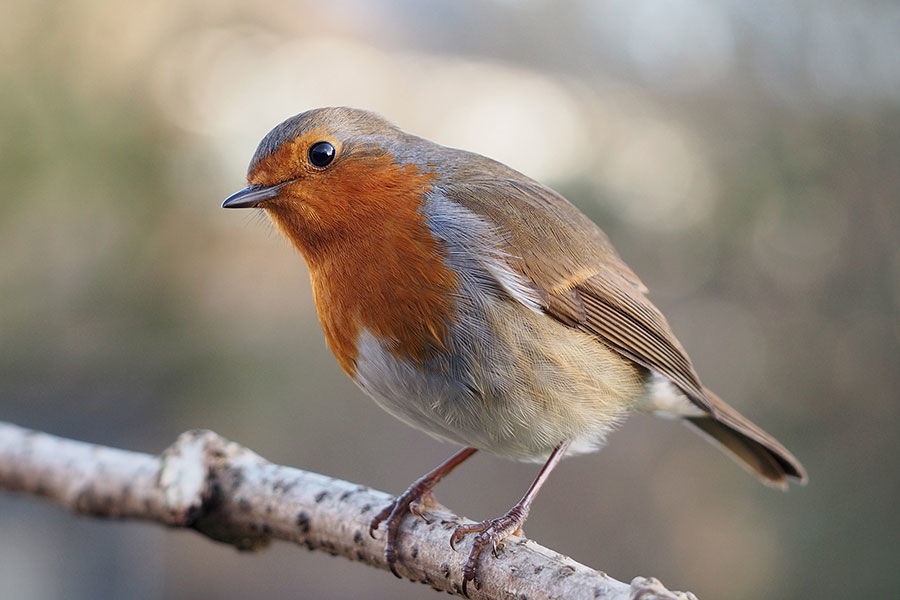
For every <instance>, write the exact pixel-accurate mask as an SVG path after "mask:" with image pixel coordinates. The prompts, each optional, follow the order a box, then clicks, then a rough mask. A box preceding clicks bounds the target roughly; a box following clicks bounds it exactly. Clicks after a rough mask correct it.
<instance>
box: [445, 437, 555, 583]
mask: <svg viewBox="0 0 900 600" xmlns="http://www.w3.org/2000/svg"><path fill="white" fill-rule="evenodd" d="M568 447H569V442H568V441H566V442H563V443H561V444H560V445H559V446H557V447H556V449H555V450H553V452H552V453H551V454H550V458H548V459H547V462H546V463H544V466H543V467H542V468H541V472H540V473H538V476H537V478H536V479H535V480H534V482H533V483H532V484H531V487H529V488H528V491H527V492H525V495H524V496H522V499H521V500H519V502H518V503H517V504H516V505H515V506H513V507H512V508H511V509H509V512H508V513H506V514H505V515H503V516H502V517H500V518H498V519H493V520H490V521H482V522H481V523H475V524H472V525H460V526H459V527H457V528H456V529H455V530H454V531H453V535H451V536H450V546H451V547H452V548H453V549H454V550H455V549H456V544H458V543H459V542H460V541H461V540H462V539H463V538H464V537H466V536H467V535H468V534H470V533H478V535H477V536H475V541H474V542H473V543H472V550H471V551H470V552H469V558H468V559H466V563H465V564H464V565H463V585H462V589H463V594H464V595H466V596H468V595H469V594H468V591H467V590H466V585H467V584H468V583H469V582H470V581H473V582H474V583H475V587H476V588H479V589H480V588H481V582H480V581H479V580H478V560H479V557H480V556H481V553H482V552H483V551H484V549H485V548H486V547H487V546H488V544H490V545H491V548H492V549H493V552H494V555H495V556H496V555H497V548H498V546H499V545H500V543H501V542H503V540H505V539H506V538H508V537H509V536H511V535H518V534H520V533H521V532H522V525H523V524H524V523H525V519H526V518H528V511H529V510H531V503H532V502H534V498H535V496H537V493H538V492H539V491H540V489H541V486H542V485H544V482H545V481H547V478H549V477H550V473H551V472H552V471H553V469H554V468H556V465H558V464H559V461H560V460H562V457H563V456H564V455H565V453H566V449H567V448H568Z"/></svg>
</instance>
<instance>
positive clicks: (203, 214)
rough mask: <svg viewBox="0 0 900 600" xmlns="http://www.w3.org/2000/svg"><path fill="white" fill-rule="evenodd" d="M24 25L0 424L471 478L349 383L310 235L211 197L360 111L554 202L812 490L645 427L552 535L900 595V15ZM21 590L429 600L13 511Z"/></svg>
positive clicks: (770, 3)
mask: <svg viewBox="0 0 900 600" xmlns="http://www.w3.org/2000/svg"><path fill="white" fill-rule="evenodd" d="M2 8H3V13H4V18H3V19H2V20H0V89H2V90H3V93H2V94H0V189H2V190H3V192H2V200H0V256H2V260H0V419H2V420H8V421H11V422H14V423H17V424H20V425H23V426H27V427H32V428H36V429H41V430H45V431H48V432H52V433H55V434H58V435H63V436H68V437H73V438H77V439H82V440H89V441H92V442H97V443H102V444H109V445H114V446H121V447H125V448H129V449H134V450H141V451H146V452H152V453H157V452H159V451H161V450H162V449H163V448H165V447H166V446H167V445H168V444H169V443H171V442H172V441H173V440H174V439H175V438H176V436H177V435H178V434H179V433H180V432H181V431H183V430H185V429H189V428H195V427H203V428H210V429H213V430H215V431H217V432H219V433H221V434H222V435H225V436H227V437H229V438H231V439H234V440H236V441H239V442H241V443H243V444H245V445H247V446H249V447H250V448H253V449H254V450H256V451H257V452H259V453H260V454H262V455H263V456H265V457H267V458H269V459H270V460H273V461H275V462H279V463H284V464H290V465H295V466H298V467H302V468H306V469H311V470H314V471H320V472H323V473H327V474H329V475H332V476H336V477H341V478H346V479H350V480H353V481H357V482H361V483H365V484H368V485H371V486H374V487H376V488H379V489H383V490H387V491H390V492H394V493H396V492H399V491H401V490H402V489H404V488H405V487H406V485H407V484H408V483H410V482H411V481H412V480H413V479H414V478H416V477H418V476H419V475H420V474H421V473H423V472H424V471H426V470H427V469H430V468H431V467H433V466H434V465H436V464H437V463H438V462H440V461H441V460H442V459H443V458H445V457H446V456H448V455H449V454H450V453H451V452H452V451H453V450H454V448H453V447H451V446H450V445H447V444H441V443H438V442H435V441H433V440H431V439H430V438H428V437H427V436H425V435H424V434H422V433H419V432H418V431H415V430H413V429H410V428H408V427H406V426H405V425H403V424H401V423H399V422H398V421H395V420H393V419H392V418H391V417H390V416H388V415H387V414H385V413H382V412H381V411H380V410H379V409H378V408H377V407H376V406H375V405H374V404H373V403H372V402H371V401H369V400H368V399H366V398H365V397H364V396H363V395H362V393H361V392H359V391H358V390H357V389H356V388H355V387H354V386H353V384H352V383H351V382H350V381H349V380H347V379H346V378H345V376H344V375H343V374H342V373H341V372H340V370H339V368H338V366H337V363H336V362H335V361H334V359H333V358H332V356H331V354H330V352H329V351H328V349H327V347H326V346H325V343H324V340H323V337H322V334H321V331H320V329H319V325H318V322H317V319H316V314H315V310H314V307H313V304H312V299H311V296H310V291H309V284H308V279H307V274H306V270H305V266H304V264H303V262H302V260H301V259H300V257H299V256H298V255H296V254H295V252H294V251H293V250H292V248H291V247H290V246H289V245H288V244H287V243H286V242H284V241H282V240H281V239H280V237H279V236H278V235H277V234H276V233H275V232H274V231H273V229H272V227H271V226H270V225H269V224H268V223H267V222H266V220H265V219H264V218H261V217H259V216H254V215H250V214H248V213H245V212H236V211H224V210H221V209H220V208H219V205H220V203H221V200H222V199H223V198H224V197H225V196H226V195H228V194H230V193H231V192H233V191H235V190H237V189H239V188H241V187H243V185H244V177H243V176H244V173H245V169H246V166H247V163H248V162H249V159H250V157H251V155H252V153H253V151H254V149H255V148H256V144H257V143H258V141H259V140H260V139H261V138H262V136H263V135H264V134H265V133H266V132H267V131H268V130H269V129H270V128H271V127H272V126H274V125H275V124H276V123H278V122H280V121H281V120H283V119H284V118H286V117H288V116H290V115H293V114H296V113H298V112H301V111H303V110H306V109H309V108H313V107H317V106H323V105H351V106H358V107H364V108H369V109H372V110H376V111H378V112H380V113H382V114H384V115H385V116H387V117H388V118H389V119H391V120H393V121H395V122H396V123H397V124H398V125H400V126H401V127H402V128H404V129H406V130H408V131H411V132H413V133H416V134H419V135H423V136H425V137H428V138H432V139H434V140H436V141H438V142H441V143H444V144H447V145H453V146H460V147H464V148H467V149H470V150H474V151H477V152H480V153H482V154H486V155H488V156H491V157H493V158H496V159H499V160H501V161H503V162H506V163H508V164H510V165H511V166H513V167H515V168H517V169H519V170H521V171H524V172H525V173H527V174H529V175H531V176H532V177H535V178H537V179H539V180H540V181H542V182H544V183H547V184H549V185H551V186H553V187H555V188H556V189H558V190H559V191H561V192H563V193H564V194H565V195H566V196H567V197H568V198H569V199H571V200H572V201H573V202H574V203H576V204H577V205H578V206H580V207H581V208H582V210H584V211H585V212H586V213H587V214H589V215H590V216H591V217H593V218H594V219H595V220H596V221H597V222H598V223H599V224H601V226H602V227H603V228H604V229H605V230H606V231H607V233H608V234H609V235H610V237H611V238H612V240H613V242H614V243H615V244H616V246H617V248H618V249H619V251H620V253H621V254H622V256H623V257H624V258H625V260H626V261H627V262H628V263H629V264H630V265H631V266H632V267H633V268H634V270H635V271H636V272H637V273H639V274H640V276H641V278H642V279H643V280H644V281H645V282H646V283H647V285H648V286H649V287H650V289H651V298H652V299H653V300H654V301H655V302H656V303H657V304H658V305H659V306H660V308H662V310H663V311H664V312H665V313H666V314H667V315H668V317H669V320H670V321H671V323H672V325H673V327H674V328H675V331H676V332H677V333H678V335H679V337H680V339H681V341H682V342H683V343H684V345H685V346H686V347H687V349H688V350H689V351H690V353H691V355H692V357H693V359H694V362H695V364H696V366H697V368H698V371H699V372H700V374H701V375H702V377H703V378H704V381H705V382H706V384H707V385H708V386H710V387H711V388H712V389H715V390H716V391H717V392H718V393H719V394H720V395H721V396H722V397H723V398H725V399H726V400H727V401H728V402H730V403H732V404H733V405H734V406H736V407H738V408H739V409H740V410H741V411H742V412H744V413H745V414H746V415H747V416H749V417H751V418H752V419H753V420H754V421H756V422H758V423H759V424H760V425H762V426H763V427H764V428H765V429H766V430H768V431H770V432H771V433H772V434H774V435H775V436H776V437H778V438H779V439H780V440H782V441H783V442H784V443H785V445H787V446H788V447H789V448H790V449H791V450H793V451H794V452H795V453H796V454H797V456H798V457H799V458H800V459H801V460H802V461H803V462H804V464H805V465H806V467H807V468H808V470H809V473H810V478H811V482H810V484H809V485H808V486H807V487H805V488H796V487H795V488H793V489H792V490H791V492H790V493H789V494H781V493H778V492H776V491H772V490H770V489H767V488H764V487H763V486H761V485H759V484H758V483H757V482H756V481H755V480H754V479H752V478H751V477H749V476H747V475H746V474H745V473H744V472H742V471H741V470H740V469H738V468H736V467H735V466H734V465H733V464H732V463H731V462H730V461H729V460H728V459H726V458H724V457H723V455H721V454H720V453H719V452H717V451H715V450H713V449H712V448H710V447H708V446H707V445H706V444H705V443H704V442H703V441H702V440H701V439H700V438H699V437H697V436H695V435H693V434H691V433H690V432H688V431H686V430H685V429H684V428H682V427H679V426H676V425H673V424H671V423H668V422H664V421H661V420H656V419H652V418H649V417H634V418H632V419H631V420H630V421H629V422H628V423H626V425H625V426H624V427H623V428H622V429H621V430H620V431H619V432H617V433H615V434H614V435H613V436H612V437H611V439H610V443H609V446H608V447H607V449H605V450H604V451H603V452H601V453H599V454H594V455H589V456H584V457H579V458H575V459H571V460H568V461H566V462H565V463H564V464H563V465H562V467H561V468H560V469H558V470H557V472H556V473H554V476H553V478H552V479H551V482H550V484H549V485H548V486H547V487H546V488H545V490H544V492H543V493H542V494H541V496H540V497H539V498H538V500H537V503H536V505H535V508H534V510H533V512H532V515H531V518H530V520H529V522H528V527H527V531H528V534H529V536H531V537H533V538H534V539H536V540H538V541H539V542H540V543H542V544H545V545H547V546H550V547H552V548H554V549H557V550H559V551H560V552H563V553H566V554H569V555H571V556H572V557H574V558H575V559H577V560H579V561H581V562H584V563H586V564H588V565H591V566H594V567H597V568H600V569H602V570H604V571H607V572H608V573H610V574H611V575H613V576H614V577H616V578H619V579H623V580H626V581H629V580H630V579H631V578H632V577H634V576H636V575H653V576H656V577H659V578H660V579H662V580H663V582H665V583H666V584H667V585H668V586H669V587H670V588H674V589H689V590H692V591H694V592H695V593H696V594H698V596H699V597H700V598H732V599H738V600H739V599H749V598H813V597H814V598H846V597H876V598H877V597H889V596H893V595H895V594H896V589H897V587H898V586H900V569H898V568H897V562H896V561H897V537H896V535H897V532H898V531H900V511H898V510H897V500H898V498H900V453H898V425H900V419H898V412H900V404H898V402H897V400H898V392H897V390H898V389H900V360H898V359H900V318H898V313H900V310H898V309H900V233H898V230H900V167H898V165H900V62H898V57H900V5H897V4H896V3H890V2H875V1H873V2H854V3H847V2H839V1H837V0H834V1H825V2H819V1H813V0H808V1H804V0H795V1H793V2H781V1H778V0H761V1H759V2H753V3H750V2H740V1H735V0H724V1H719V2H713V1H712V0H669V1H661V0H611V1H604V2H592V1H589V0H582V1H580V2H579V1H573V2H566V3H558V2H550V1H539V0H518V1H516V0H504V1H500V0H496V1H487V2H469V1H454V2H450V1H446V2H416V1H413V0H394V1H384V2H363V1H357V2H354V1H348V0H343V1H332V2H302V1H287V0H282V1H275V2H269V3H264V4H261V5H256V4H254V3H245V2H238V1H237V0H231V1H225V2H190V3H186V2H180V1H175V0H160V1H158V2H136V1H131V0H129V1H125V2H116V3H111V2H102V1H99V0H95V1H91V0H81V1H71V2H34V1H26V0H2ZM536 470H537V467H536V466H535V465H520V464H511V463H508V462H505V461H503V460H500V459H496V458H493V457H489V456H476V458H475V459H473V460H472V461H471V462H470V463H468V464H466V465H465V466H464V467H463V468H461V469H460V470H459V471H458V472H457V473H456V474H454V476H453V477H451V478H450V479H449V480H448V481H446V482H445V483H444V484H443V485H441V486H440V487H439V488H438V493H437V496H438V498H439V499H440V500H441V501H442V502H443V503H445V504H447V505H448V506H450V507H452V508H454V509H455V510H457V511H458V512H460V513H461V514H464V515H467V516H469V517H472V518H477V519H482V518H487V517H493V516H498V515H499V514H501V513H502V512H503V511H505V510H506V509H507V508H508V507H509V506H510V505H511V504H512V503H513V502H514V501H515V500H517V499H518V498H519V497H520V495H521V494H522V493H523V491H524V490H525V488H526V487H527V486H528V484H529V483H530V481H531V479H532V477H533V476H534V475H535V473H536ZM460 560H462V556H461V557H460ZM0 581H2V582H3V588H4V595H5V596H6V597H9V598H17V599H20V600H27V599H41V600H43V599H56V598H60V599H61V598H66V599H80V598H84V599H88V598H90V599H94V598H135V599H145V598H146V599H157V598H223V599H227V598H235V599H237V598H247V597H270V598H277V597H289V596H292V597H301V598H323V599H342V598H358V597H366V598H392V599H403V598H431V597H437V596H435V595H434V593H432V592H431V591H430V590H427V589H425V588H424V587H422V586H420V585H413V584H411V583H407V582H402V581H398V580H396V579H394V578H393V577H392V576H391V575H390V574H387V573H383V572H376V571H372V570H370V569H369V568H368V567H364V566H362V565H358V564H352V563H349V562H346V561H344V560H342V559H336V558H332V557H329V556H326V555H324V554H318V553H309V552H307V551H306V550H304V549H300V548H297V547H293V546H290V545H288V544H275V545H274V546H273V547H271V548H270V549H268V550H266V551H265V552H262V553H259V554H252V555H251V554H239V553H237V552H236V551H234V550H233V549H232V548H230V547H226V546H222V545H218V544H215V543H212V542H210V541H208V540H206V539H205V538H201V537H199V536H197V535H195V534H192V533H189V532H178V531H169V530H165V529H163V528H160V527H154V526H150V525H142V524H133V523H110V522H104V521H96V520H90V519H86V518H78V517H73V516H70V515H68V514H66V513H64V512H63V511H61V510H59V509H58V508H56V507H54V506H51V505H48V504H46V503H44V502H43V501H40V500H36V499H32V498H23V497H17V496H11V495H9V494H0Z"/></svg>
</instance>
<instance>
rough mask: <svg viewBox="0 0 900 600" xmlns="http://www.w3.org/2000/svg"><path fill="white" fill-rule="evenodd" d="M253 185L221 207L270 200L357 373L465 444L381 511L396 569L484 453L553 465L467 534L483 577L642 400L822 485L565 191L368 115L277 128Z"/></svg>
mask: <svg viewBox="0 0 900 600" xmlns="http://www.w3.org/2000/svg"><path fill="white" fill-rule="evenodd" d="M561 158H563V159H564V157H561ZM247 180H248V183H249V187H247V188H245V189H243V190H241V191H239V192H237V193H236V194H234V195H232V196H230V197H229V198H228V199H226V200H225V202H224V203H223V206H224V207H225V208H261V209H263V210H265V211H266V213H268V215H269V217H271V219H272V221H274V223H275V224H276V226H277V227H278V228H279V229H280V230H281V232H282V233H283V234H284V235H285V236H286V237H287V238H288V239H289V240H290V241H291V242H292V243H293V245H294V246H295V247H296V248H297V249H298V250H299V251H300V252H301V254H302V255H303V257H304V258H305V259H306V263H307V265H308V267H309V273H310V279H311V281H312V289H313V294H314V297H315V302H316V309H317V311H318V314H319V320H320V321H321V324H322V329H323V330H324V333H325V338H326V340H327V341H328V345H329V346H330V348H331V350H332V352H333V353H334V355H335V357H336V358H337V360H338V362H339V363H340V366H341V367H342V368H343V370H344V371H345V372H346V373H347V374H348V375H349V376H350V377H351V378H352V379H353V380H354V381H355V382H356V383H357V384H358V385H359V386H360V387H361V388H362V389H363V391H364V392H366V393H367V394H368V395H369V396H371V397H372V398H373V399H374V400H375V402H376V403H378V404H379V405H380V406H381V407H382V408H384V409H385V410H387V411H388V412H389V413H391V414H392V415H394V416H395V417H397V418H398V419H400V420H401V421H404V422H405V423H407V424H409V425H412V426H414V427H417V428H419V429H422V430H424V431H425V432H427V433H429V434H430V435H432V436H434V437H436V438H439V439H442V440H447V441H450V442H455V443H457V444H460V445H461V446H463V449H462V450H460V451H458V452H457V453H456V454H454V455H453V456H452V457H451V458H449V459H448V460H447V461H445V462H444V463H443V464H441V465H439V466H438V467H437V468H435V469H434V470H433V471H431V472H429V473H427V474H426V475H424V476H423V477H421V478H420V479H418V480H417V481H415V482H414V483H413V484H412V485H411V486H410V487H409V489H407V490H406V491H405V492H404V493H403V494H401V495H400V496H398V497H397V498H396V499H395V500H394V501H393V502H392V503H391V504H390V505H389V506H387V507H385V509H384V510H383V511H381V512H380V513H379V514H378V515H377V516H376V517H375V518H374V519H373V520H372V522H371V526H370V533H372V534H373V535H374V533H375V531H376V530H377V529H378V527H379V525H380V524H381V523H382V522H384V523H385V527H386V538H387V539H386V544H385V551H384V552H385V558H386V560H387V562H388V564H389V565H390V568H391V570H392V571H393V572H394V574H395V575H398V573H397V570H396V562H397V559H398V555H397V541H398V535H399V531H400V524H401V521H402V520H403V518H404V517H405V515H406V513H408V512H414V513H416V514H421V510H422V509H423V507H427V506H428V505H429V504H430V503H432V502H433V501H434V499H433V496H432V494H431V490H432V488H433V487H434V486H435V485H436V484H437V483H438V482H439V481H440V480H441V479H442V478H443V477H444V476H446V475H447V474H448V473H449V472H450V471H451V470H453V469H454V468H455V467H456V466H458V465H459V464H460V463H462V462H463V461H464V460H466V459H467V458H469V457H470V456H472V454H474V453H475V452H476V451H477V450H484V451H486V452H490V453H492V454H496V455H498V456H502V457H506V458H510V459H514V460H521V461H542V462H544V466H543V468H542V469H541V471H540V473H539V475H538V476H537V479H535V481H534V483H533V484H532V485H531V487H530V488H529V489H528V491H527V492H526V493H525V495H524V496H523V497H522V499H521V500H520V501H519V502H518V503H516V504H515V505H514V506H513V507H512V508H511V509H510V510H509V512H507V513H506V514H505V515H503V516H502V517H500V518H497V519H490V520H487V521H483V522H481V523H477V524H464V525H460V526H459V527H457V528H456V530H455V531H454V532H453V533H452V535H451V536H450V543H451V546H455V544H457V543H458V542H459V541H460V540H462V539H463V538H464V537H465V536H466V535H468V534H476V536H475V537H474V539H473V545H472V549H471V551H470V552H469V555H468V558H467V559H466V561H465V564H464V566H463V587H464V588H465V586H466V584H468V582H470V581H471V582H473V583H474V585H475V586H476V587H479V586H480V582H479V580H478V561H479V557H480V556H481V554H482V552H483V551H484V550H485V549H486V548H488V547H491V548H493V549H494V550H495V551H496V549H497V547H498V545H499V544H500V543H501V542H502V541H503V540H504V539H505V538H507V537H508V536H510V535H513V534H516V533H519V532H520V530H521V527H522V524H523V523H524V521H525V518H526V517H527V515H528V511H529V509H530V507H531V504H532V502H533V500H534V498H535V496H536V494H537V493H538V491H539V489H540V488H541V486H542V485H543V484H544V482H545V481H546V479H547V478H548V476H549V475H550V472H551V471H552V470H553V468H554V467H555V466H556V465H557V464H558V463H559V461H560V460H561V459H562V458H563V456H567V455H573V454H580V453H583V452H590V451H593V450H596V449H598V448H599V447H600V446H601V445H602V444H603V442H604V439H605V438H606V436H607V434H608V433H609V432H610V431H611V430H612V429H613V428H615V427H616V426H617V425H618V424H619V423H621V421H622V420H623V419H624V418H625V417H626V416H627V415H628V414H629V413H630V412H631V411H639V412H645V413H653V414H657V415H661V416H668V417H673V418H678V419H681V420H682V421H684V422H685V423H687V424H688V425H690V426H691V427H692V428H693V429H695V430H696V431H698V432H700V433H702V434H704V435H705V436H707V437H708V438H709V439H711V440H712V441H714V442H716V443H717V444H718V445H719V446H720V447H721V448H724V449H725V450H727V451H729V452H730V453H731V454H732V456H733V457H734V458H736V459H737V460H738V462H740V463H741V464H742V465H743V466H744V467H746V468H747V469H748V470H749V471H750V472H752V473H753V474H755V475H756V476H757V477H758V478H759V479H760V480H761V481H762V482H763V483H765V484H767V485H771V486H775V487H779V488H782V489H786V488H787V482H788V480H795V481H798V482H800V483H804V482H805V481H806V473H805V471H804V469H803V467H802V466H801V465H800V463H799V462H798V461H797V459H796V458H794V456H793V455H791V453H790V452H788V450H787V449H785V448H784V446H782V445H781V444H780V443H778V441H776V440H775V439H774V438H773V437H772V436H770V435H769V434H767V433H766V432H764V431H763V430H762V429H760V428H759V427H757V426H756V425H754V424H753V423H751V422H750V421H749V420H747V419H746V418H745V417H743V416H742V415H741V414H739V413H738V412H737V411H736V410H735V409H733V408H731V407H730V406H729V405H727V404H725V402H723V401H722V400H720V399H719V397H718V396H716V395H715V394H714V393H712V392H711V391H710V390H709V389H707V388H706V387H704V386H703V384H702V383H701V382H700V378H699V377H698V376H697V373H696V372H695V371H694V367H693V366H692V365H691V360H690V358H688V355H687V353H686V352H685V350H684V348H682V347H681V344H680V343H679V342H678V340H677V339H676V338H675V335H674V333H673V332H672V330H671V328H670V327H669V324H668V323H667V322H666V319H665V317H663V315H662V314H661V313H660V312H659V310H658V309H657V308H656V307H655V306H654V305H653V304H652V303H651V302H650V301H649V300H648V299H647V297H646V295H645V294H646V292H647V288H646V287H645V286H644V284H643V283H642V282H641V280H640V279H638V277H637V275H635V274H634V272H632V270H631V269H630V268H628V266H627V265H626V264H625V263H624V262H623V261H622V259H621V258H620V257H619V255H618V254H617V253H616V251H615V249H614V248H613V246H612V244H611V243H610V241H609V239H608V238H607V237H606V235H605V234H604V233H603V232H602V231H601V230H600V228H599V227H597V225H595V224H594V223H593V222H592V221H591V220H590V219H588V217H586V216H585V215H584V214H582V213H581V212H580V211H579V210H578V209H577V208H575V206H573V205H572V204H570V203H569V202H568V201H567V200H566V199H565V198H563V197H562V196H561V195H559V194H557V193H556V192H554V191H553V190H551V189H549V188H547V187H545V186H543V185H541V184H540V183H538V182H536V181H534V180H532V179H529V178H528V177H526V176H525V175H523V174H521V173H519V172H517V171H514V170H513V169H511V168H509V167H507V166H505V165H503V164H501V163H499V162H496V161H494V160H491V159H489V158H485V157H484V156H480V155H478V154H474V153H472V152H466V151H464V150H457V149H454V148H446V147H444V146H440V145H438V144H435V143H433V142H431V141H428V140H426V139H423V138H420V137H416V136H414V135H410V134H408V133H405V132H404V131H401V130H400V129H399V128H397V127H396V126H395V125H393V124H391V123H390V122H388V121H386V120H385V119H383V118H381V117H379V116H377V115H375V114H373V113H371V112H367V111H363V110H358V109H353V108H320V109H315V110H310V111H307V112H304V113H302V114H299V115H297V116H294V117H291V118H290V119H288V120H286V121H284V122H283V123H281V124H280V125H278V126H277V127H275V128H274V129H273V130H272V131H270V132H269V133H268V134H267V135H266V136H265V138H263V140H262V142H260V144H259V147H258V148H257V150H256V153H255V154H254V156H253V159H252V160H251V161H250V167H249V170H248V175H247ZM398 576H399V575H398Z"/></svg>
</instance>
